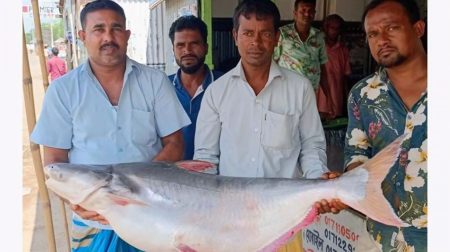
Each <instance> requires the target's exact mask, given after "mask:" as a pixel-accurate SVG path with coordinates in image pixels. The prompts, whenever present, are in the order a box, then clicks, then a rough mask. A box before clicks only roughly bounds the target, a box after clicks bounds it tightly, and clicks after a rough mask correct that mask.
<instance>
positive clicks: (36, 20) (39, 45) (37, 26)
mask: <svg viewBox="0 0 450 252" xmlns="http://www.w3.org/2000/svg"><path fill="white" fill-rule="evenodd" d="M31 5H32V6H33V18H34V32H35V35H36V46H37V50H36V52H38V56H39V64H40V65H41V74H42V82H43V85H44V90H45V91H47V88H48V73H47V63H46V61H45V55H44V41H43V40H42V29H41V18H40V16H39V15H40V14H39V3H38V0H31Z"/></svg>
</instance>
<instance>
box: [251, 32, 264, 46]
mask: <svg viewBox="0 0 450 252" xmlns="http://www.w3.org/2000/svg"><path fill="white" fill-rule="evenodd" d="M261 41H262V35H261V34H260V33H256V34H255V35H254V36H253V41H252V44H254V45H258V44H260V43H261Z"/></svg>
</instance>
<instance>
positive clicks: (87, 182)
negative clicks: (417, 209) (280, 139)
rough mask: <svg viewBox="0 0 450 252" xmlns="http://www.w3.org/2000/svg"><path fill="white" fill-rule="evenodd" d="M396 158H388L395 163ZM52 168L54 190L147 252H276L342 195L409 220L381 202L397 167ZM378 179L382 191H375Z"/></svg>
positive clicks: (390, 217)
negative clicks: (321, 205)
mask: <svg viewBox="0 0 450 252" xmlns="http://www.w3.org/2000/svg"><path fill="white" fill-rule="evenodd" d="M397 154H398V153H397ZM385 155H386V156H387V155H388V154H385ZM394 155H396V153H393V154H389V158H390V160H387V161H384V160H383V162H382V163H386V164H385V165H389V167H390V166H391V165H392V163H393V161H395V159H396V158H395V157H396V156H395V157H394ZM382 158H383V159H386V157H382ZM375 161H377V160H375ZM387 163H389V164H387ZM370 165H371V163H370V162H369V166H370ZM45 169H46V174H47V176H48V177H49V179H48V180H47V186H48V188H50V189H51V190H52V191H54V192H55V193H56V194H58V195H59V196H61V197H63V198H65V199H67V200H68V201H70V202H71V203H72V204H79V205H81V206H82V207H84V208H86V209H88V210H93V211H97V212H98V213H100V214H101V215H103V216H104V217H105V218H106V219H107V220H108V221H109V223H110V225H111V226H112V228H113V229H114V231H115V232H116V233H117V234H118V235H119V236H120V237H121V238H122V239H124V240H125V241H127V242H128V243H129V244H131V245H133V246H135V247H137V248H139V249H142V250H145V251H272V250H274V249H276V248H277V247H279V246H281V245H282V244H283V243H285V242H286V241H287V240H288V239H289V237H291V236H292V235H293V234H294V233H296V232H297V231H298V230H299V229H301V228H302V227H304V226H306V225H308V224H309V223H311V222H312V220H313V218H314V217H315V216H316V215H317V212H316V209H315V208H314V203H315V202H316V201H318V200H320V199H334V198H339V199H341V200H342V201H343V202H345V203H346V204H348V205H350V206H352V207H354V208H355V209H357V210H359V211H361V212H363V213H366V214H368V215H369V216H370V217H371V218H374V219H377V220H379V221H381V222H384V223H386V224H390V225H397V226H402V225H404V223H403V222H402V221H401V220H400V219H398V217H397V216H395V214H394V213H393V211H392V209H389V208H390V206H389V204H388V203H387V201H385V199H384V198H382V199H380V197H382V193H381V190H380V189H379V187H380V185H379V183H380V182H381V180H380V176H382V177H383V178H384V176H385V174H386V173H387V171H388V170H389V169H387V171H386V172H385V173H383V174H381V175H379V174H378V175H376V176H377V181H374V182H373V180H374V179H373V178H372V177H373V176H372V175H371V174H372V173H371V170H370V169H366V168H365V167H360V168H357V169H355V170H352V171H350V172H348V173H345V174H344V175H343V176H341V177H339V178H337V179H333V180H321V179H317V180H305V179H275V178H236V177H224V176H217V175H211V174H204V173H198V172H190V171H186V170H182V169H180V168H178V167H177V166H175V165H173V164H167V163H129V164H117V165H109V166H89V165H76V164H65V163H64V164H63V163H59V164H52V165H49V166H47V167H46V168H45ZM385 170H386V169H385ZM381 179H382V178H381ZM373 184H374V185H375V187H378V189H376V188H375V190H378V191H376V192H372V191H371V190H372V189H371V188H372V185H373ZM368 185H369V186H368ZM371 194H374V195H375V196H373V197H375V198H373V197H372V196H371ZM380 195H381V196H380ZM373 200H376V201H384V202H382V203H381V204H380V205H383V206H381V207H382V208H383V209H381V211H382V212H383V213H384V214H379V213H378V212H379V211H380V209H375V210H373V209H367V208H370V207H369V205H371V204H373V203H375V202H374V201H373ZM367 201H372V202H367ZM368 204H369V205H368ZM386 204H387V206H385V205H386ZM375 208H377V207H375Z"/></svg>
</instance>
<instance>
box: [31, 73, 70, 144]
mask: <svg viewBox="0 0 450 252" xmlns="http://www.w3.org/2000/svg"><path fill="white" fill-rule="evenodd" d="M58 83H59V82H57V81H55V83H53V84H52V85H50V87H49V88H48V90H47V93H46V94H45V98H44V103H43V106H42V111H41V114H40V117H39V120H38V122H37V124H36V126H35V127H34V129H33V132H32V134H31V136H30V139H31V141H32V142H34V143H36V144H41V145H44V146H49V147H53V148H60V149H70V148H71V147H72V135H73V133H72V118H71V115H70V108H69V106H68V104H66V103H64V102H63V101H68V100H69V99H68V97H67V94H66V93H65V92H63V91H61V90H59V89H58V87H59V84H58Z"/></svg>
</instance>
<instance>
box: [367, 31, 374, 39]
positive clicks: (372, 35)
mask: <svg viewBox="0 0 450 252" xmlns="http://www.w3.org/2000/svg"><path fill="white" fill-rule="evenodd" d="M375 36H376V33H375V32H369V33H367V38H368V39H371V38H375Z"/></svg>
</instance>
